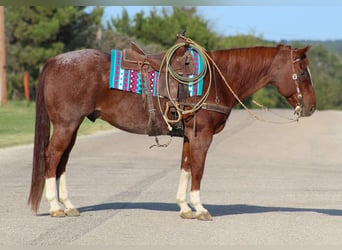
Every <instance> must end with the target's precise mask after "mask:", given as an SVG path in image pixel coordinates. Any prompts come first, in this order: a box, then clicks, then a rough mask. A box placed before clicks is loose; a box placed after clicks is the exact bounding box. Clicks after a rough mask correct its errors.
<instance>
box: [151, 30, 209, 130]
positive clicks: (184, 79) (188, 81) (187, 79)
mask: <svg viewBox="0 0 342 250" xmlns="http://www.w3.org/2000/svg"><path fill="white" fill-rule="evenodd" d="M178 36H179V37H182V38H183V39H184V40H185V41H186V42H181V43H177V44H175V45H173V46H172V47H171V48H170V49H169V50H168V51H167V52H166V54H165V56H164V57H163V60H162V63H161V65H160V69H159V72H162V69H163V67H164V66H165V81H166V83H165V84H166V91H167V94H168V97H169V100H170V102H171V104H172V105H173V106H174V108H175V109H176V110H177V112H178V113H179V114H181V115H182V116H183V115H186V114H192V113H195V112H196V111H197V110H199V109H200V108H201V107H202V106H203V104H204V103H205V101H206V100H207V98H208V96H209V93H210V89H211V82H212V72H211V69H210V67H209V70H208V65H209V61H208V57H207V56H206V55H207V53H206V50H205V49H204V48H203V47H201V46H200V45H198V44H197V43H195V42H194V41H192V40H191V39H189V38H185V37H183V36H181V35H178ZM184 46H187V47H190V48H192V49H194V50H195V51H197V53H198V54H199V55H200V57H201V58H202V61H203V69H202V71H201V72H200V73H199V74H198V75H192V76H183V75H180V74H178V73H176V72H175V71H174V70H173V69H172V67H171V60H172V57H173V55H174V53H175V52H176V51H177V50H178V49H179V48H181V47H184ZM207 72H209V85H208V88H207V90H206V92H205V93H204V95H203V96H202V98H201V99H200V100H199V101H198V102H197V103H195V105H193V106H192V107H191V108H190V109H186V110H185V109H182V108H181V107H180V105H179V104H178V103H177V102H176V101H175V100H174V99H173V98H172V96H171V93H170V87H169V74H170V76H171V77H172V78H173V79H175V80H176V81H177V82H178V83H180V84H183V85H187V86H189V85H193V84H197V83H198V82H200V81H201V80H202V79H203V78H204V77H205V76H206V74H207ZM160 75H161V74H159V76H158V82H160V81H159V78H160ZM159 90H160V89H159V85H158V87H157V93H158V94H157V96H158V105H159V109H160V112H161V114H162V116H163V119H164V120H165V122H166V124H167V126H168V128H169V130H172V127H171V125H170V122H169V120H168V119H167V117H166V116H167V114H164V112H163V109H162V107H161V104H160V94H159Z"/></svg>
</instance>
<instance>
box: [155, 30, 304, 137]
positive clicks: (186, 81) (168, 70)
mask: <svg viewBox="0 0 342 250" xmlns="http://www.w3.org/2000/svg"><path fill="white" fill-rule="evenodd" d="M178 37H180V38H183V39H184V40H185V42H180V43H177V44H175V45H173V46H172V47H171V48H170V49H169V50H167V52H166V54H165V56H164V57H163V60H162V63H161V65H160V69H159V72H162V69H163V68H164V66H165V74H166V75H165V81H166V83H165V84H166V90H167V94H168V97H169V101H170V102H171V104H172V105H173V106H174V108H175V109H176V110H177V112H178V114H181V115H186V114H192V113H195V112H196V111H197V110H199V109H200V108H201V107H202V106H203V104H204V103H205V102H206V100H207V98H208V96H209V93H210V89H211V83H212V70H211V67H209V61H210V62H211V63H212V64H213V65H214V67H215V68H216V70H217V72H218V73H219V75H220V77H221V78H222V80H223V81H224V83H225V85H226V87H227V88H228V90H229V91H230V93H231V94H232V95H233V96H234V98H235V99H236V100H237V101H238V103H239V104H240V105H241V106H242V107H243V108H244V109H245V110H246V111H247V112H248V113H249V114H250V115H251V116H252V117H254V118H255V119H256V120H258V121H262V122H267V123H273V124H285V123H292V122H298V120H299V118H300V115H297V117H296V118H289V117H284V116H281V115H279V114H276V113H274V112H271V111H270V110H269V109H268V108H267V107H265V106H264V105H262V104H259V103H258V102H256V101H255V100H252V102H253V103H254V104H256V105H257V106H259V107H260V108H262V109H263V110H266V111H269V112H271V113H273V114H275V115H277V116H278V117H280V118H283V119H286V120H288V121H286V122H284V121H283V122H276V121H269V120H266V119H264V118H262V117H260V116H258V115H257V114H255V113H254V112H252V111H251V110H250V109H249V108H248V107H247V106H246V105H245V104H244V103H243V102H242V101H241V99H240V98H239V97H238V95H237V94H236V93H235V91H234V90H233V89H232V87H231V86H230V85H229V83H228V82H227V80H226V78H225V77H224V75H223V74H222V72H221V70H220V68H219V67H218V66H217V65H216V63H215V62H214V60H213V59H212V58H211V57H210V56H209V54H208V53H207V51H206V49H205V48H203V47H202V46H200V45H199V44H197V43H196V42H194V41H193V40H191V39H190V38H186V37H184V36H182V35H178ZM183 46H187V47H190V48H192V49H194V50H195V51H197V53H198V54H199V55H200V57H201V58H202V61H203V69H202V71H201V72H200V73H199V74H198V75H197V76H190V77H189V76H183V75H180V74H178V73H176V72H175V71H174V70H173V69H172V67H171V60H172V56H173V55H174V53H175V52H176V51H177V50H178V49H179V48H181V47H183ZM207 73H209V84H208V88H207V90H206V92H205V94H204V95H203V96H202V98H201V99H200V100H199V101H198V102H197V103H195V104H194V105H191V108H190V109H186V110H185V109H182V108H181V107H180V106H179V104H178V103H177V102H176V101H175V100H174V99H173V98H172V96H171V93H170V89H169V80H168V74H170V75H171V77H172V78H174V79H175V80H176V81H177V82H179V83H180V84H183V85H192V84H196V83H198V82H199V81H201V80H202V79H203V78H204V77H205V76H206V74H207ZM160 75H161V74H159V76H158V82H160V81H159V80H160V79H159V78H160ZM157 97H158V98H157V99H158V105H159V109H160V112H161V114H162V117H163V119H164V121H165V122H166V124H167V126H168V129H169V130H170V131H171V130H172V126H171V125H170V122H169V120H168V119H167V117H166V116H167V114H164V112H163V109H162V107H161V103H160V94H159V85H158V87H157Z"/></svg>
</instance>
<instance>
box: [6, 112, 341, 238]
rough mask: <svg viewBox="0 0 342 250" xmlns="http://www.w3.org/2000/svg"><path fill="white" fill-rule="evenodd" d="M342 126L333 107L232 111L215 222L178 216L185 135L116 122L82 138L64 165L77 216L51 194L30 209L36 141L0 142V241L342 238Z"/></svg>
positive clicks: (215, 178)
mask: <svg viewBox="0 0 342 250" xmlns="http://www.w3.org/2000/svg"><path fill="white" fill-rule="evenodd" d="M276 112H277V113H283V114H287V115H290V114H291V112H290V111H279V110H278V111H276ZM264 115H265V114H264ZM266 117H269V118H270V119H276V118H274V117H273V116H269V115H268V114H267V113H266ZM341 126H342V112H335V111H325V112H317V113H315V114H314V116H313V117H310V118H307V119H303V120H301V121H300V122H299V123H298V124H289V125H271V124H267V123H261V122H257V121H254V120H253V118H251V117H249V116H248V114H247V113H246V112H244V111H234V112H233V113H232V115H231V117H230V122H229V123H228V124H227V127H226V128H225V130H224V131H223V132H222V133H221V134H219V135H217V136H216V137H215V139H214V142H213V144H212V147H211V149H210V151H209V154H208V159H207V166H206V170H205V176H204V179H203V182H202V192H201V195H202V196H201V198H202V201H203V203H204V204H205V206H206V208H208V209H209V210H210V212H211V214H212V215H213V217H214V220H213V221H212V222H201V221H197V220H182V219H180V218H179V217H178V207H177V206H176V205H175V194H176V189H177V184H178V178H179V172H180V171H179V164H180V154H181V140H180V139H179V138H174V139H173V142H172V144H171V145H170V146H169V147H168V148H167V149H165V148H153V149H149V148H148V147H149V146H150V145H151V144H153V142H154V139H153V138H150V137H147V136H137V135H132V134H128V133H124V132H120V131H117V130H113V131H108V132H103V133H99V134H96V135H94V136H85V137H80V138H79V139H78V141H77V144H76V146H75V149H74V151H73V152H72V156H71V160H70V163H69V165H68V172H67V178H68V184H69V185H68V187H69V192H70V196H71V198H72V201H73V202H74V204H75V205H77V206H78V207H79V210H80V211H81V213H82V214H81V216H80V217H77V218H50V217H49V216H48V215H47V211H48V204H47V202H46V201H45V199H44V200H43V201H42V203H41V209H40V212H39V215H38V216H35V215H33V214H32V212H31V211H30V209H29V208H28V206H27V204H26V201H27V196H28V192H29V185H30V178H31V158H32V145H28V146H21V147H14V148H8V149H1V150H0V201H1V203H0V209H1V216H0V225H1V227H0V239H1V241H0V244H2V245H12V244H25V245H27V244H31V245H52V244H53V245H56V244H71V245H72V244H74V245H102V244H103V245H107V244H110V245H115V244H116V245H193V244H196V245H275V244H276V245H342V237H341V235H342V127H341ZM167 139H168V138H167V137H161V138H160V140H162V141H166V140H167Z"/></svg>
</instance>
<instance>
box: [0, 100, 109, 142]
mask: <svg viewBox="0 0 342 250" xmlns="http://www.w3.org/2000/svg"><path fill="white" fill-rule="evenodd" d="M34 123H35V103H34V102H26V101H10V102H8V103H7V104H6V105H3V106H0V148H4V147H10V146H15V145H22V144H31V143H33V138H34ZM111 128H113V127H112V126H111V125H109V124H108V123H106V122H104V121H102V120H97V121H96V122H95V123H92V122H91V121H89V120H88V119H85V120H84V122H83V123H82V125H81V127H80V129H79V131H78V134H79V135H86V134H92V133H95V132H97V131H101V130H108V129H111Z"/></svg>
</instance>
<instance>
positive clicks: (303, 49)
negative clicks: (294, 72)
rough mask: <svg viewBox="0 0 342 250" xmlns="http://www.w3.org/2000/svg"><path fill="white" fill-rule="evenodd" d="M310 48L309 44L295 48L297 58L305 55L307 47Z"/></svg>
mask: <svg viewBox="0 0 342 250" xmlns="http://www.w3.org/2000/svg"><path fill="white" fill-rule="evenodd" d="M310 48H311V45H308V46H306V47H305V48H302V49H295V51H296V54H297V58H299V59H303V58H305V57H306V53H307V52H308V51H309V49H310Z"/></svg>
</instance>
